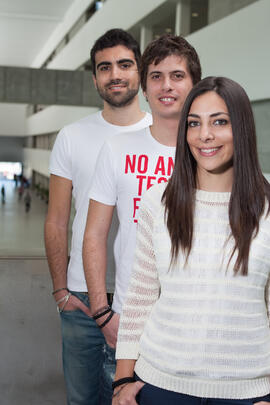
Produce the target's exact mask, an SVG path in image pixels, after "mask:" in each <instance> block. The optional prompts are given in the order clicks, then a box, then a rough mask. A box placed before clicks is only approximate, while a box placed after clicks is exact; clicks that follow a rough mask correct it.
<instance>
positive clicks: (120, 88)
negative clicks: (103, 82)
mask: <svg viewBox="0 0 270 405" xmlns="http://www.w3.org/2000/svg"><path fill="white" fill-rule="evenodd" d="M125 87H126V86H125V85H120V86H119V85H114V86H109V87H108V89H109V90H115V91H119V90H122V89H124V88H125Z"/></svg>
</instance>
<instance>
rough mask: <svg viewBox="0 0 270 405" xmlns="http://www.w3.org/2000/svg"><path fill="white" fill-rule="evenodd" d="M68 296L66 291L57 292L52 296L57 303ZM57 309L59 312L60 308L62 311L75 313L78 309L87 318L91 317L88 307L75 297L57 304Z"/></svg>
mask: <svg viewBox="0 0 270 405" xmlns="http://www.w3.org/2000/svg"><path fill="white" fill-rule="evenodd" d="M67 294H68V291H67V290H62V291H59V292H58V293H56V294H55V295H54V298H55V301H56V302H57V301H59V300H60V299H61V298H63V297H65V296H66V295H67ZM58 307H59V309H60V311H61V309H62V308H64V309H63V311H75V310H76V309H80V310H81V311H83V312H84V313H85V314H86V315H87V316H89V317H91V316H92V313H91V310H90V308H89V307H88V306H86V305H85V304H84V303H83V302H82V301H81V300H79V298H77V297H76V296H75V295H72V294H71V296H70V297H69V299H68V301H67V302H65V301H62V302H60V303H59V304H58Z"/></svg>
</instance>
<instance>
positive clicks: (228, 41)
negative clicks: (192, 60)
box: [187, 0, 270, 100]
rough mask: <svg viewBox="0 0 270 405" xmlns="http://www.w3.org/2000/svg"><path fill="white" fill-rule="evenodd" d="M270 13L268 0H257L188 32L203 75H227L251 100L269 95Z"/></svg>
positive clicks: (266, 97) (268, 96)
mask: <svg viewBox="0 0 270 405" xmlns="http://www.w3.org/2000/svg"><path fill="white" fill-rule="evenodd" d="M269 16H270V1H269V0H260V1H256V2H255V3H253V4H251V5H250V6H248V7H245V8H243V9H242V10H239V11H237V12H235V13H234V14H232V15H230V16H228V17H225V18H223V19H222V20H219V21H218V22H216V23H214V24H211V25H209V26H207V27H205V28H203V29H202V30H200V31H197V32H195V33H194V34H191V35H189V36H188V37H187V39H188V40H189V41H190V42H191V43H192V45H194V46H195V48H196V49H197V51H198V53H199V56H200V58H201V64H202V67H203V76H204V77H205V76H211V75H215V76H219V75H221V76H227V77H230V78H231V79H234V80H236V81H237V82H239V83H240V84H241V85H242V86H243V87H244V88H245V89H246V91H247V93H248V95H249V97H250V99H251V100H260V99H268V98H270V80H269V79H268V78H269V70H270V52H269V38H270V24H269Z"/></svg>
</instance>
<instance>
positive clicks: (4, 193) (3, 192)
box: [1, 185, 6, 204]
mask: <svg viewBox="0 0 270 405" xmlns="http://www.w3.org/2000/svg"><path fill="white" fill-rule="evenodd" d="M1 200H2V204H5V202H6V190H5V186H4V185H3V186H2V187H1Z"/></svg>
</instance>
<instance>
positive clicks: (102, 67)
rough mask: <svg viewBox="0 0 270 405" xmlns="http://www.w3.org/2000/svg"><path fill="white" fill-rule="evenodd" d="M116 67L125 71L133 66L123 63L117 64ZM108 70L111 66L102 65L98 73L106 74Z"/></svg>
mask: <svg viewBox="0 0 270 405" xmlns="http://www.w3.org/2000/svg"><path fill="white" fill-rule="evenodd" d="M118 66H119V68H120V69H122V70H127V69H129V68H131V66H133V65H132V63H128V62H125V63H121V64H119V65H118ZM110 69H111V65H103V66H100V68H99V71H100V72H108V71H109V70H110Z"/></svg>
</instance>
